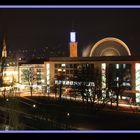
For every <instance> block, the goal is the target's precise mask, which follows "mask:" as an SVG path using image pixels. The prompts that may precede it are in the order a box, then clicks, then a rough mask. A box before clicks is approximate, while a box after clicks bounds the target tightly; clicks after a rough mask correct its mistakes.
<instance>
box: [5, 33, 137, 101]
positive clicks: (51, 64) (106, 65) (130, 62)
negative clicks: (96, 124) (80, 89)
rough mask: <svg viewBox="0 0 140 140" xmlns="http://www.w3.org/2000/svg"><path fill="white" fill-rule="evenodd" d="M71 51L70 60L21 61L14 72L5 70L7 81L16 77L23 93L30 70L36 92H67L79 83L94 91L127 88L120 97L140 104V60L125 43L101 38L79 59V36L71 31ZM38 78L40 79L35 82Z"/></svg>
mask: <svg viewBox="0 0 140 140" xmlns="http://www.w3.org/2000/svg"><path fill="white" fill-rule="evenodd" d="M69 52H70V55H69V57H50V58H48V59H46V60H45V59H44V60H38V61H34V62H33V61H30V62H29V61H27V62H24V63H22V62H19V63H18V65H17V66H15V67H13V69H12V67H11V69H10V66H9V67H7V69H5V72H4V74H5V77H4V81H5V82H6V80H7V81H8V78H9V81H12V78H13V77H14V78H13V79H16V80H15V81H16V82H17V83H18V87H19V88H20V90H21V91H22V90H23V91H24V90H26V88H27V89H29V84H28V83H29V81H28V80H27V79H26V80H25V75H24V72H23V71H26V70H28V71H29V73H30V75H32V76H30V75H29V76H30V78H33V79H34V81H33V82H32V84H33V86H34V87H35V89H36V88H40V89H42V87H44V89H45V92H48V93H49V92H52V88H53V86H54V84H56V85H63V89H67V88H69V87H73V86H74V85H76V84H83V83H84V84H85V83H88V84H87V85H88V86H92V87H94V88H95V87H97V86H99V87H100V88H101V90H102V91H103V90H105V89H108V88H119V87H123V88H124V89H125V90H124V91H125V92H124V91H123V93H121V97H120V98H122V99H126V98H128V97H132V98H133V100H134V101H136V102H137V103H139V102H140V95H139V94H140V58H138V57H135V56H132V55H131V52H130V50H129V47H128V46H127V45H126V44H125V43H124V42H123V41H121V40H120V39H117V38H114V37H107V38H104V39H101V40H99V41H98V42H97V43H95V44H92V45H91V46H89V47H87V49H85V50H84V52H83V54H84V55H83V56H82V57H78V55H77V53H78V48H77V42H76V33H75V32H71V33H70V43H69ZM30 70H32V72H30ZM6 71H7V72H6ZM10 71H11V72H10ZM13 71H14V72H13ZM33 73H34V74H33ZM8 74H9V75H8ZM6 76H7V77H6ZM34 76H35V77H34ZM10 77H11V78H10ZM37 77H38V80H35V79H37ZM10 79H11V80H10ZM7 83H8V82H7ZM89 91H92V89H89ZM102 93H103V92H102ZM103 94H104V93H103Z"/></svg>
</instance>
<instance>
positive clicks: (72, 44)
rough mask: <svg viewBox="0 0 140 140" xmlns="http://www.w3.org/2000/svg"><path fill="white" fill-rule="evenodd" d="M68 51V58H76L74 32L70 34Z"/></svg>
mask: <svg viewBox="0 0 140 140" xmlns="http://www.w3.org/2000/svg"><path fill="white" fill-rule="evenodd" d="M69 51H70V57H77V42H76V32H70V43H69Z"/></svg>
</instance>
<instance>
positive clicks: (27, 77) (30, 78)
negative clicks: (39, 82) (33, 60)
mask: <svg viewBox="0 0 140 140" xmlns="http://www.w3.org/2000/svg"><path fill="white" fill-rule="evenodd" d="M22 77H23V82H24V83H26V84H28V85H29V87H30V93H31V96H32V92H33V84H34V83H35V81H36V74H35V72H34V70H33V68H32V67H31V68H28V69H23V70H22Z"/></svg>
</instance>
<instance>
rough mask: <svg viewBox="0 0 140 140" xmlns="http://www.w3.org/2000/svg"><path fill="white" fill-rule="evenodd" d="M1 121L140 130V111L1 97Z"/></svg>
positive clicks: (15, 125)
mask: <svg viewBox="0 0 140 140" xmlns="http://www.w3.org/2000/svg"><path fill="white" fill-rule="evenodd" d="M0 123H1V130H3V129H12V130H140V113H139V112H138V111H137V112H136V111H135V110H132V109H131V108H130V109H129V111H126V110H123V109H122V108H118V109H116V107H109V106H102V105H98V106H97V105H93V104H86V103H85V104H83V103H81V102H75V101H72V100H66V99H65V100H64V99H63V100H61V101H60V100H58V99H54V98H48V97H24V98H23V97H18V98H8V100H4V99H3V98H0ZM6 125H7V126H10V127H8V128H6V127H5V126H6Z"/></svg>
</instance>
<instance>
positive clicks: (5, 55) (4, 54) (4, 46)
mask: <svg viewBox="0 0 140 140" xmlns="http://www.w3.org/2000/svg"><path fill="white" fill-rule="evenodd" d="M3 57H4V58H6V57H7V50H6V41H5V34H4V38H3V49H2V58H3Z"/></svg>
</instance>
